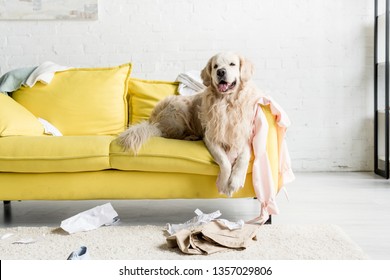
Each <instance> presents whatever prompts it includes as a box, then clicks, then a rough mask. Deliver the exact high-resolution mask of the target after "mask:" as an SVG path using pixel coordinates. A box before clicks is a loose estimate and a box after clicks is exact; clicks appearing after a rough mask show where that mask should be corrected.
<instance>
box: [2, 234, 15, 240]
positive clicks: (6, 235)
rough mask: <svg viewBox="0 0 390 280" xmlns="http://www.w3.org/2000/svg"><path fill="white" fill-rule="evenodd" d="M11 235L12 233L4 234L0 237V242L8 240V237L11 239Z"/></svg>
mask: <svg viewBox="0 0 390 280" xmlns="http://www.w3.org/2000/svg"><path fill="white" fill-rule="evenodd" d="M12 235H14V234H13V233H10V232H9V233H5V234H3V235H2V236H1V237H0V239H1V240H4V239H7V238H9V237H11V236H12Z"/></svg>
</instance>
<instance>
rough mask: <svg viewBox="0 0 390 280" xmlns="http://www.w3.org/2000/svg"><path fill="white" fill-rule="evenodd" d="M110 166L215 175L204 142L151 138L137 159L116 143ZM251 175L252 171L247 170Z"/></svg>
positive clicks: (213, 164)
mask: <svg viewBox="0 0 390 280" xmlns="http://www.w3.org/2000/svg"><path fill="white" fill-rule="evenodd" d="M110 159H111V167H112V168H115V169H119V170H129V171H149V172H171V173H187V174H202V175H213V176H216V175H218V172H219V166H218V165H217V164H216V163H215V161H214V159H213V157H212V156H211V154H210V152H209V151H208V149H207V148H206V146H205V144H204V142H203V141H186V140H177V139H167V138H163V137H152V138H151V139H150V140H149V141H148V142H147V143H145V144H144V145H143V147H142V148H141V150H140V151H139V152H138V154H137V156H134V154H132V153H131V152H125V151H123V148H122V147H121V146H119V145H118V144H117V143H116V141H113V142H112V143H111V148H110ZM248 172H251V168H250V169H248Z"/></svg>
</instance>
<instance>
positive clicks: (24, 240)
mask: <svg viewBox="0 0 390 280" xmlns="http://www.w3.org/2000/svg"><path fill="white" fill-rule="evenodd" d="M35 242H37V240H36V239H34V238H23V239H20V240H16V241H14V242H12V244H31V243H35Z"/></svg>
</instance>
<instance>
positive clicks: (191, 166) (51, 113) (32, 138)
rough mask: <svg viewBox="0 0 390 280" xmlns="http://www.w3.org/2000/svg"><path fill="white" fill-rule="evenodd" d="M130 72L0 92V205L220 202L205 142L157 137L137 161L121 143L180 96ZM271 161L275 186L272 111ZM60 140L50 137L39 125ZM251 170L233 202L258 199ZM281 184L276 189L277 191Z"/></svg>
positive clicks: (75, 76)
mask: <svg viewBox="0 0 390 280" xmlns="http://www.w3.org/2000/svg"><path fill="white" fill-rule="evenodd" d="M130 72H131V65H130V64H125V65H121V66H117V67H110V68H78V69H70V70H67V71H63V72H58V73H56V74H55V76H54V78H53V80H52V81H51V82H50V84H48V85H44V84H41V83H37V84H36V85H35V86H34V87H32V88H29V87H21V88H20V89H18V90H17V91H15V92H13V94H12V97H9V96H7V95H4V94H1V93H0V200H4V201H11V200H85V199H89V200H95V199H171V198H219V197H224V196H222V195H220V194H219V193H218V191H217V188H216V185H215V182H216V178H217V174H218V171H219V167H218V165H217V164H216V163H215V162H214V160H213V158H212V156H211V155H210V153H209V152H208V150H207V148H206V147H205V145H204V143H203V141H183V140H174V139H165V138H161V137H155V138H152V139H151V140H150V141H149V142H148V143H146V144H145V145H144V147H142V149H141V151H140V152H139V154H138V155H137V156H133V155H132V154H131V153H128V152H124V151H123V150H122V149H121V147H120V146H118V144H117V143H116V141H115V139H116V136H117V135H118V134H119V133H120V132H122V131H123V130H124V129H126V127H127V126H128V125H129V124H133V123H137V122H139V121H141V120H144V119H147V118H148V116H149V115H150V112H151V110H152V109H153V107H154V106H155V104H156V103H157V102H158V101H159V100H161V99H162V98H164V97H166V96H168V95H172V94H176V91H177V87H178V84H177V83H175V82H164V81H149V80H141V79H135V78H130ZM263 110H264V112H265V114H266V116H267V119H268V122H269V124H270V125H269V133H268V142H267V143H268V145H267V150H268V155H269V158H270V163H271V166H272V170H273V176H274V180H275V182H278V163H277V162H278V154H277V153H278V152H277V134H276V123H275V119H274V117H273V116H272V114H271V112H270V109H269V108H268V107H263ZM38 117H39V118H43V119H45V120H47V121H48V122H50V123H51V124H52V125H54V126H55V127H56V128H58V130H59V131H60V132H61V133H62V134H63V136H59V137H57V136H51V135H46V134H45V132H44V129H43V127H42V125H41V124H40V123H39V122H38V120H37V118H38ZM251 168H252V167H251V166H250V167H249V169H248V174H247V179H246V182H245V186H244V188H242V189H241V190H240V191H239V192H237V193H236V194H235V195H234V197H254V196H255V194H254V191H253V186H252V178H251ZM277 185H278V184H276V186H277Z"/></svg>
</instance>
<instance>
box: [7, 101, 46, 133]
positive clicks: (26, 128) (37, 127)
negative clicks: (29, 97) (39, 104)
mask: <svg viewBox="0 0 390 280" xmlns="http://www.w3.org/2000/svg"><path fill="white" fill-rule="evenodd" d="M16 135H26V136H38V135H43V126H42V124H41V123H40V122H39V121H38V119H37V118H36V117H35V116H34V115H33V114H32V113H31V112H29V111H28V110H27V109H26V108H24V107H23V106H22V105H20V104H18V103H17V102H16V101H15V100H13V99H12V98H11V97H9V96H7V95H4V94H0V136H16Z"/></svg>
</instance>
